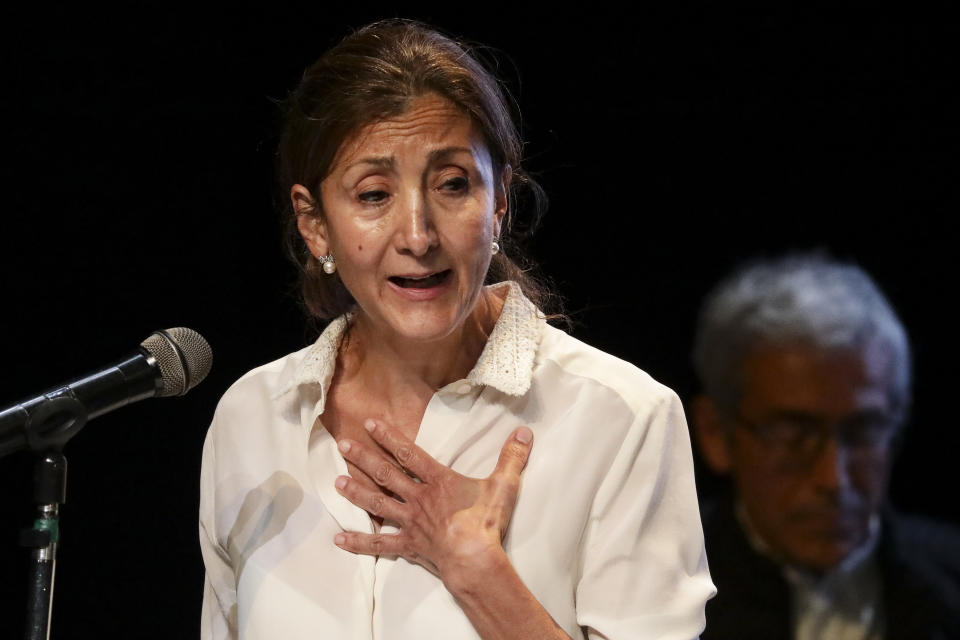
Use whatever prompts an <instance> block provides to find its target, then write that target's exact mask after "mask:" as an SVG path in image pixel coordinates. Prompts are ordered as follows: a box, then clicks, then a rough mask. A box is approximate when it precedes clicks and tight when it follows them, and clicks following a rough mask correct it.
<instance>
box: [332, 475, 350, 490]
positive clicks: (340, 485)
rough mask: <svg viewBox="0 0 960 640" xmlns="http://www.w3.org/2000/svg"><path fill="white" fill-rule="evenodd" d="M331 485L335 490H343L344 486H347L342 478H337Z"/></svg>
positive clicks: (345, 480)
mask: <svg viewBox="0 0 960 640" xmlns="http://www.w3.org/2000/svg"><path fill="white" fill-rule="evenodd" d="M333 484H334V485H335V486H336V487H337V489H343V488H344V487H345V486H347V479H346V478H344V477H343V476H339V477H338V478H337V481H336V482H334V483H333Z"/></svg>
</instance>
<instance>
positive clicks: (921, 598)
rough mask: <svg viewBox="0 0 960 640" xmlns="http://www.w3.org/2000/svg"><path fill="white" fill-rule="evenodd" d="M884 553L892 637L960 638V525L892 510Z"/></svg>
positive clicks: (885, 521)
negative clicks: (959, 527)
mask: <svg viewBox="0 0 960 640" xmlns="http://www.w3.org/2000/svg"><path fill="white" fill-rule="evenodd" d="M879 553H880V555H879V560H880V566H881V571H882V573H883V582H884V592H885V601H886V605H885V606H886V609H887V612H886V614H887V620H888V631H889V632H890V634H889V635H890V637H893V638H901V637H902V638H913V637H916V638H927V637H931V638H934V637H936V638H957V637H960V529H958V528H957V527H956V526H954V525H951V524H949V523H946V522H942V521H936V520H933V519H930V518H925V517H920V516H915V515H905V514H902V513H897V512H895V511H893V510H892V509H888V510H886V511H885V512H884V514H883V531H882V534H881V538H880V549H879Z"/></svg>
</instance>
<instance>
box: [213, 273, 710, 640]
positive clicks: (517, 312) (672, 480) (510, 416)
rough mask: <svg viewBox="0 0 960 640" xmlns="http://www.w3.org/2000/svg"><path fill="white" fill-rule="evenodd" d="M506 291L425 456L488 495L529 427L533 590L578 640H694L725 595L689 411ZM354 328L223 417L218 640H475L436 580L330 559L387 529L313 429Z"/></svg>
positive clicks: (263, 383)
mask: <svg viewBox="0 0 960 640" xmlns="http://www.w3.org/2000/svg"><path fill="white" fill-rule="evenodd" d="M495 293H496V294H498V295H500V296H505V297H506V301H505V303H504V307H503V311H502V313H501V315H500V318H499V319H498V321H497V324H496V326H495V327H494V330H493V332H492V333H491V335H490V338H489V340H488V342H487V344H486V346H485V348H484V350H483V353H482V354H481V356H480V358H479V360H478V361H477V364H476V366H475V367H474V368H473V369H472V370H471V371H470V373H469V374H468V375H467V377H466V378H465V379H463V380H458V381H456V382H453V383H451V384H449V385H447V386H445V387H443V388H442V389H440V390H438V391H437V392H436V393H435V394H434V395H433V397H432V398H431V400H430V402H429V404H428V405H427V409H426V413H425V414H424V417H423V421H422V423H421V425H420V430H419V432H418V434H417V439H416V442H417V444H418V445H419V446H420V447H422V448H423V449H425V450H426V451H427V452H428V453H429V454H430V455H432V456H433V457H434V458H436V459H437V460H438V461H440V462H441V463H443V464H445V465H448V466H449V467H451V468H452V469H454V470H456V471H458V472H459V473H462V474H464V475H468V476H472V477H485V476H487V475H489V474H490V472H491V471H492V470H493V468H494V466H495V465H496V461H497V457H498V455H499V453H500V449H501V447H502V446H503V444H504V442H505V441H506V439H507V437H508V436H509V435H510V433H511V432H512V431H513V430H514V429H515V428H516V427H518V426H520V425H527V426H528V427H530V429H532V430H533V432H534V443H533V450H532V453H531V456H530V459H529V462H528V464H527V467H526V469H525V471H524V473H523V480H522V482H523V484H522V488H521V490H520V495H519V498H518V500H517V505H516V509H515V511H514V514H513V518H512V520H511V523H510V527H509V529H508V532H507V535H506V538H505V539H504V542H503V545H504V549H505V551H506V553H507V556H508V557H509V558H510V560H511V562H512V563H513V566H514V567H515V568H516V571H517V573H518V574H519V575H520V577H521V578H522V579H523V581H524V583H525V584H526V586H527V588H529V589H530V590H531V592H532V593H533V594H534V596H535V597H536V598H537V600H538V601H539V602H540V603H541V604H542V605H543V606H544V607H545V608H546V610H547V611H548V612H549V613H550V615H551V616H553V619H554V620H555V621H556V622H557V624H558V625H560V626H561V627H562V628H563V629H564V630H565V631H566V632H567V633H568V634H570V636H571V637H573V638H583V637H589V638H610V639H615V640H616V639H624V640H626V639H640V638H644V639H647V638H649V639H654V638H662V639H664V640H666V639H671V640H690V639H691V638H695V637H696V636H698V635H699V633H700V632H701V631H702V629H703V626H704V606H705V604H706V601H707V599H708V598H710V597H711V596H712V595H713V594H714V593H715V589H714V587H713V584H712V582H711V581H710V576H709V573H708V570H707V562H706V555H705V552H704V545H703V533H702V530H701V526H700V515H699V511H698V508H697V499H696V494H695V489H694V480H693V465H692V457H691V451H690V441H689V436H688V433H687V428H686V424H685V421H684V416H683V408H682V405H681V403H680V401H679V400H678V398H677V396H676V395H675V394H674V393H673V392H672V391H670V390H669V389H667V388H666V387H664V386H662V385H660V384H658V383H657V382H655V381H654V380H653V379H651V378H650V377H649V376H648V375H647V374H645V373H643V372H642V371H640V370H639V369H637V368H636V367H634V366H632V365H630V364H628V363H626V362H624V361H622V360H618V359H617V358H614V357H612V356H610V355H608V354H605V353H602V352H600V351H598V350H596V349H593V348H591V347H589V346H587V345H585V344H583V343H581V342H579V341H577V340H575V339H574V338H571V337H570V336H568V335H566V334H565V333H563V332H562V331H559V330H558V329H555V328H553V327H550V326H549V325H547V324H546V322H545V321H544V319H543V316H542V314H540V313H539V312H538V311H537V310H536V309H535V308H534V306H533V305H532V304H531V303H530V302H529V301H528V300H527V299H526V298H525V297H523V295H522V294H521V293H520V290H519V287H517V286H516V285H515V284H513V283H503V284H501V285H495ZM346 326H347V320H346V319H345V318H339V319H337V320H334V321H333V322H332V323H331V324H330V325H329V326H328V327H327V329H326V330H325V331H324V332H323V334H322V335H321V336H320V338H319V339H318V340H317V342H316V343H315V344H313V345H311V346H309V347H307V348H305V349H303V350H301V351H298V352H296V353H293V354H290V355H288V356H286V357H284V358H281V359H279V360H277V361H275V362H272V363H270V364H267V365H264V366H262V367H259V368H257V369H254V370H253V371H251V372H249V373H248V374H246V375H245V376H243V377H242V378H241V379H240V380H239V381H237V382H236V383H235V384H234V385H233V386H232V387H231V388H230V389H229V390H228V391H227V393H226V394H225V395H224V396H223V398H222V399H221V401H220V404H219V406H218V408H217V411H216V415H215V416H214V419H213V424H212V425H211V426H210V430H209V432H208V434H207V439H206V443H205V445H204V450H203V469H202V473H201V496H200V544H201V550H202V553H203V559H204V563H205V565H206V570H207V575H206V583H205V588H204V600H203V616H202V625H201V626H202V637H203V638H204V639H216V640H220V639H224V638H242V639H244V640H265V639H271V640H276V639H282V640H300V639H304V640H306V639H308V638H309V639H310V640H318V639H323V640H327V639H333V640H337V639H344V640H348V639H349V640H361V639H364V640H367V639H374V638H375V639H377V640H424V639H428V638H443V639H445V640H449V639H454V640H460V639H464V640H466V639H473V638H478V637H479V636H478V635H477V633H476V631H475V630H474V629H473V627H472V626H471V624H470V622H469V620H468V619H467V617H466V616H465V615H464V614H463V612H462V611H461V610H460V608H459V607H458V606H457V604H456V602H455V601H454V599H453V597H452V596H451V595H450V594H449V593H448V592H447V590H446V589H445V588H444V586H443V583H442V582H441V581H440V579H438V578H437V577H435V576H434V575H432V574H431V573H429V572H428V571H427V570H426V569H424V568H422V567H420V566H418V565H415V564H411V563H409V562H407V561H406V560H404V559H402V558H400V559H396V558H391V557H380V558H374V557H372V556H364V555H354V554H351V553H349V552H347V551H343V550H341V549H339V548H337V547H336V546H335V545H334V544H333V537H334V535H336V534H337V533H338V532H340V531H344V530H348V531H363V532H372V531H373V528H372V522H371V520H370V517H369V516H368V515H367V513H366V512H365V511H364V510H363V509H361V508H359V507H356V506H354V505H353V504H351V503H350V502H349V501H348V500H346V499H345V498H343V497H342V496H340V495H339V494H338V493H337V491H336V489H335V488H334V480H335V479H336V477H337V476H338V475H344V474H347V467H346V463H345V462H344V460H343V458H342V457H341V456H340V454H339V452H338V450H337V447H336V443H335V442H334V440H333V438H332V437H331V436H330V434H329V433H328V432H327V430H326V429H324V428H323V426H322V425H321V424H319V421H318V416H320V415H321V414H322V412H323V407H324V399H325V397H326V393H327V390H328V388H329V386H330V381H331V379H332V377H333V369H334V366H335V361H336V353H337V349H338V347H339V344H340V340H341V338H342V337H343V334H344V331H345V329H346ZM384 531H385V532H389V531H390V527H389V526H385V527H384Z"/></svg>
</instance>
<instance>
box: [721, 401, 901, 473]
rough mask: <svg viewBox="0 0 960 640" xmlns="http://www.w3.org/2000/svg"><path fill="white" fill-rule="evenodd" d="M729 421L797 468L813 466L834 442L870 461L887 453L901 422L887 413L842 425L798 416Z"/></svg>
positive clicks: (844, 422) (857, 417)
mask: <svg viewBox="0 0 960 640" xmlns="http://www.w3.org/2000/svg"><path fill="white" fill-rule="evenodd" d="M730 418H731V419H732V420H733V421H734V422H736V423H737V424H739V425H740V426H742V427H744V428H745V429H746V430H747V431H748V432H749V433H750V434H751V435H752V436H753V437H754V438H755V439H756V440H757V441H758V442H759V443H760V444H761V445H762V446H764V447H766V448H767V449H768V450H769V451H770V453H771V455H773V456H776V457H777V459H778V460H780V461H784V462H791V463H795V464H806V463H809V462H812V461H813V460H814V459H815V458H816V457H817V455H818V454H819V453H820V451H822V450H823V447H824V445H825V444H826V443H827V440H829V439H830V438H833V439H834V440H835V441H836V442H837V444H838V445H839V446H842V447H843V448H844V450H845V451H847V452H848V454H850V455H851V456H854V457H865V456H866V457H869V456H871V455H876V454H877V453H879V452H881V451H885V450H886V448H887V447H888V446H889V444H890V442H891V440H892V439H893V436H894V434H895V433H896V432H897V427H898V426H899V421H898V420H896V419H895V418H894V417H892V416H890V415H887V414H885V413H866V414H863V415H856V416H853V417H851V418H848V419H846V420H842V421H840V422H828V421H824V420H822V419H819V418H816V417H812V416H804V415H796V416H793V415H791V416H782V417H778V418H775V419H772V420H769V421H763V422H753V421H750V420H747V419H746V418H744V417H743V416H742V415H731V416H730Z"/></svg>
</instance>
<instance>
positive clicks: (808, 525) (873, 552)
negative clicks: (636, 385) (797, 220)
mask: <svg viewBox="0 0 960 640" xmlns="http://www.w3.org/2000/svg"><path fill="white" fill-rule="evenodd" d="M693 356H694V365H695V367H696V370H697V374H698V376H699V378H700V381H701V384H702V387H703V395H701V396H699V397H697V398H696V399H695V400H694V403H693V407H692V418H693V420H692V422H693V424H694V429H695V437H696V441H697V444H698V447H699V450H700V453H701V455H702V458H703V460H704V461H705V462H706V464H707V465H708V466H709V467H710V468H711V469H712V470H713V471H714V472H717V473H720V474H725V475H729V476H730V479H731V480H732V482H731V485H732V486H731V487H730V489H731V491H730V492H729V494H726V495H721V496H719V497H718V499H717V500H716V501H715V502H714V503H712V504H708V505H705V508H704V513H703V518H704V533H705V536H706V544H707V553H708V559H709V563H710V572H711V575H712V577H713V579H714V582H715V583H716V585H717V588H718V594H717V597H716V598H714V599H713V600H712V601H710V602H709V603H708V606H707V628H706V631H705V632H704V634H703V636H702V637H703V638H704V640H711V639H718V638H736V639H738V640H749V639H751V638H763V639H764V640H777V639H783V640H787V639H795V640H814V639H815V640H834V639H836V640H848V639H851V640H852V639H857V640H880V639H885V640H896V639H899V638H910V639H912V640H922V639H925V638H955V637H960V536H958V535H957V534H956V532H954V531H952V530H951V529H949V528H947V527H945V526H942V525H940V526H938V525H934V524H932V523H929V522H922V521H920V520H917V519H914V518H909V519H908V518H906V517H904V516H902V515H898V514H896V513H894V512H893V510H892V509H891V508H890V507H889V505H888V504H887V502H886V494H887V484H888V478H889V473H890V468H891V464H892V461H893V457H894V452H895V449H896V444H897V441H898V439H899V437H900V435H901V429H902V426H903V424H904V422H905V419H906V416H907V412H908V409H909V405H910V393H911V390H910V387H911V379H910V378H911V364H910V346H909V342H908V339H907V335H906V331H905V330H904V328H903V326H902V324H901V322H900V320H899V319H898V317H897V315H896V313H895V312H894V311H893V309H892V308H891V306H890V304H889V303H888V302H887V300H886V298H885V297H884V296H883V294H882V293H881V292H880V290H879V289H878V288H877V286H876V285H875V284H874V282H873V281H872V280H871V279H870V277H869V276H868V275H867V274H866V273H865V272H864V271H863V270H861V269H860V268H858V267H856V266H854V265H851V264H842V263H838V262H835V261H832V260H830V259H827V258H825V257H822V256H820V255H813V254H807V255H793V256H787V257H785V258H781V259H777V260H772V261H765V262H757V263H753V264H751V265H748V266H746V267H745V268H742V269H740V270H739V271H737V272H736V273H734V274H733V275H731V276H730V277H729V278H727V279H726V280H725V281H723V282H721V283H720V284H719V285H718V286H717V288H716V289H715V290H714V291H713V292H712V293H711V295H710V296H709V297H708V298H707V300H706V302H705V303H704V306H703V308H702V310H701V314H700V319H699V324H698V328H697V336H696V340H695V346H694V354H693Z"/></svg>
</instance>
